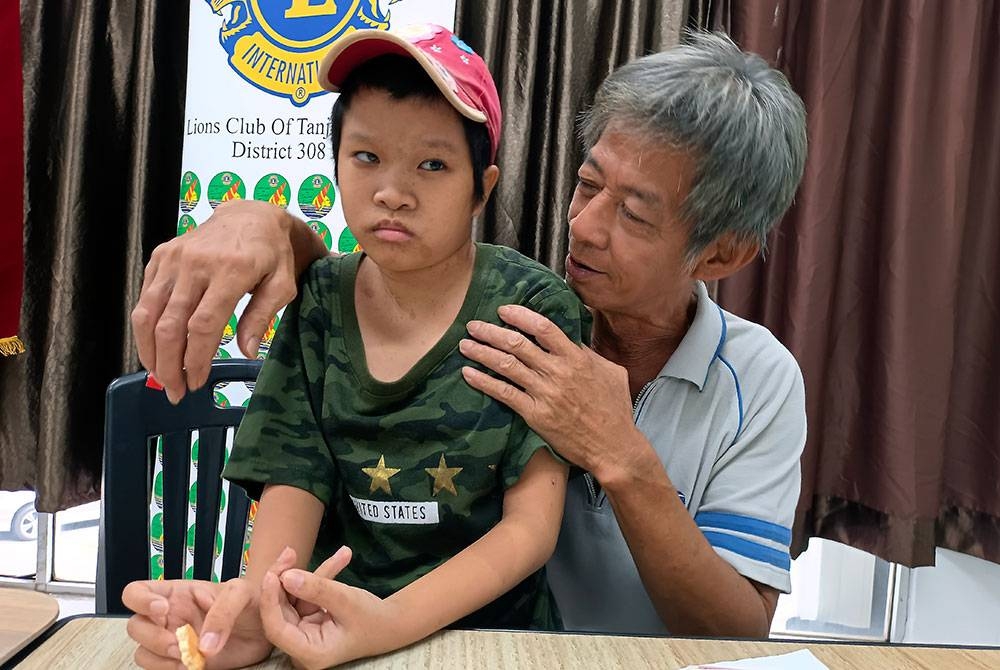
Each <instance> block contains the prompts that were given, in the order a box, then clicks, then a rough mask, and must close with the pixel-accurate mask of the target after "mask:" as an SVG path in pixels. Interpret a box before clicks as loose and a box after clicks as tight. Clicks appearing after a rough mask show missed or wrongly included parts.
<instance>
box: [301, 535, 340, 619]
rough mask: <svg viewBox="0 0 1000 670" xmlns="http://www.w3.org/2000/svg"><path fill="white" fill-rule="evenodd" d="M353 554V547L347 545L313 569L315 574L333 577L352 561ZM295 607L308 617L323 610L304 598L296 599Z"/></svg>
mask: <svg viewBox="0 0 1000 670" xmlns="http://www.w3.org/2000/svg"><path fill="white" fill-rule="evenodd" d="M351 556H352V553H351V548H350V547H348V546H346V545H345V546H343V547H341V548H340V549H338V550H337V551H336V552H334V554H333V556H331V557H330V558H328V559H326V560H325V561H323V562H322V563H321V564H320V565H319V567H317V568H316V570H314V571H313V574H314V575H316V576H317V577H320V578H322V579H333V578H335V577H336V576H337V575H339V574H340V571H341V570H343V569H344V568H346V567H347V565H348V563H350V562H351ZM295 609H296V611H297V612H298V613H299V616H300V617H302V618H306V617H308V616H311V615H313V614H315V613H316V612H319V611H321V610H322V608H321V607H320V606H319V605H317V604H316V603H311V602H309V601H308V600H304V599H299V600H297V601H296V603H295Z"/></svg>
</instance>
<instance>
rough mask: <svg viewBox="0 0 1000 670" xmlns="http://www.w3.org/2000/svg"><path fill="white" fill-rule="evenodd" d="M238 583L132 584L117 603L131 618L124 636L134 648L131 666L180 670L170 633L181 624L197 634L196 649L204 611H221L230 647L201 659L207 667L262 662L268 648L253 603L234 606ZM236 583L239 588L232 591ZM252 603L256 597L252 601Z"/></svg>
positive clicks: (181, 581)
mask: <svg viewBox="0 0 1000 670" xmlns="http://www.w3.org/2000/svg"><path fill="white" fill-rule="evenodd" d="M241 582H242V580H230V581H228V582H226V583H225V584H218V583H213V582H206V581H201V580H190V579H176V580H169V581H142V582H132V583H131V584H129V585H128V586H126V587H125V590H124V591H123V592H122V601H123V602H124V603H125V606H126V607H128V608H129V609H131V610H132V611H133V612H135V614H134V615H133V616H132V617H131V618H130V619H129V621H128V634H129V636H130V637H131V638H132V639H133V640H135V641H136V642H138V643H139V647H138V648H137V649H136V651H135V662H136V664H137V665H139V666H140V667H143V668H171V669H174V670H182V669H183V667H184V666H183V665H182V664H181V660H180V658H181V655H180V649H179V648H178V645H177V637H176V635H175V634H174V631H175V630H176V629H177V628H178V627H180V626H183V625H184V624H186V623H188V624H191V625H192V626H193V627H194V628H195V629H196V630H197V629H201V630H202V641H201V642H202V644H201V645H199V646H204V644H205V642H206V640H205V639H204V638H205V637H206V636H205V634H204V633H205V632H206V631H205V628H204V625H203V624H204V622H206V621H207V620H208V617H209V615H210V612H214V613H215V614H216V617H217V618H218V616H219V614H220V613H221V612H222V611H223V610H225V611H226V612H231V615H230V614H227V616H226V618H229V619H230V622H229V623H228V625H227V627H226V628H227V632H226V639H227V640H230V641H231V642H230V644H228V645H226V646H225V647H222V646H221V645H220V647H219V648H218V649H217V650H216V653H214V654H213V655H212V656H210V657H208V655H207V654H206V657H207V661H208V667H209V668H212V669H215V668H240V667H243V666H246V665H250V664H253V663H257V662H258V661H261V660H263V659H264V658H267V655H268V654H269V653H270V651H271V644H270V643H269V642H268V641H267V640H266V639H264V637H263V635H262V626H261V623H260V617H259V615H258V613H257V609H256V602H254V603H253V606H252V607H251V606H249V602H248V603H247V605H246V606H243V607H239V606H238V605H239V603H240V602H242V596H241V595H239V594H238V593H237V590H238V589H241V588H242V587H243V586H244V585H243V584H241ZM236 584H239V586H236ZM253 600H254V601H256V598H254V599H253Z"/></svg>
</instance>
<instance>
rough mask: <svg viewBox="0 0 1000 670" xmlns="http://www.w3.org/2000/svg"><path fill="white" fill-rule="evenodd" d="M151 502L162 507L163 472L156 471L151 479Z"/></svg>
mask: <svg viewBox="0 0 1000 670" xmlns="http://www.w3.org/2000/svg"><path fill="white" fill-rule="evenodd" d="M153 502H155V503H156V506H157V507H159V508H160V509H163V472H162V471H160V472H157V473H156V477H155V478H154V479H153Z"/></svg>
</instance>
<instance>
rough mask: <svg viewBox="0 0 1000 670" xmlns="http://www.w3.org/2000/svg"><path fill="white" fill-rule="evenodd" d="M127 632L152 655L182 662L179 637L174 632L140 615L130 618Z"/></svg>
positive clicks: (126, 628)
mask: <svg viewBox="0 0 1000 670" xmlns="http://www.w3.org/2000/svg"><path fill="white" fill-rule="evenodd" d="M125 630H126V631H127V632H128V636H129V637H130V638H132V639H133V640H135V641H136V642H137V643H138V644H139V647H140V648H142V649H146V650H147V651H149V653H150V654H152V655H154V656H156V657H159V658H163V659H175V660H178V661H179V660H180V658H181V652H180V649H179V648H178V646H177V637H176V636H175V635H174V632H173V631H172V630H168V629H167V628H164V627H163V626H159V625H157V624H156V623H155V622H153V621H150V619H149V618H148V617H144V616H140V615H138V614H137V615H135V616H132V617H130V618H129V620H128V623H126V624H125Z"/></svg>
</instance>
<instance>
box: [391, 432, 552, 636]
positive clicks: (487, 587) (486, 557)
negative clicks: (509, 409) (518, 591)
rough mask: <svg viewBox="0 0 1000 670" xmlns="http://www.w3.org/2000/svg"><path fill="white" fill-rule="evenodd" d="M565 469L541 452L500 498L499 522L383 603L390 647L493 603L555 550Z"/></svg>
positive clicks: (539, 451) (546, 452) (540, 564)
mask: <svg viewBox="0 0 1000 670" xmlns="http://www.w3.org/2000/svg"><path fill="white" fill-rule="evenodd" d="M567 473H568V468H567V467H566V466H565V465H563V464H561V463H559V462H557V461H556V460H555V458H553V457H552V455H551V454H550V453H549V452H548V450H547V449H539V450H538V451H536V452H535V454H534V455H533V456H532V457H531V460H530V461H528V464H527V466H526V467H525V469H524V472H523V473H522V474H521V478H520V479H519V480H518V482H517V483H516V484H514V485H513V486H511V487H510V488H509V489H507V491H506V492H505V493H504V503H503V518H502V519H501V520H500V523H498V524H497V525H496V526H494V527H493V528H492V529H490V531H489V532H488V533H486V534H485V535H484V536H483V537H481V538H479V539H478V540H477V541H476V542H474V543H473V544H472V545H470V546H469V547H467V548H466V549H464V550H463V551H462V552H460V553H459V554H457V555H456V556H454V557H453V558H451V559H449V560H448V561H446V562H445V563H443V564H442V565H440V566H439V567H438V568H436V569H435V570H433V571H431V572H430V573H428V574H427V575H425V576H424V577H422V578H420V579H418V580H416V581H415V582H413V583H412V584H410V585H409V586H407V587H406V588H403V589H401V590H399V591H397V592H396V593H394V594H393V595H391V596H390V597H389V598H387V601H388V602H389V603H392V605H393V609H394V610H397V611H398V618H397V619H396V623H395V625H394V626H393V630H392V637H394V638H395V640H393V646H392V648H398V647H401V646H404V645H407V644H410V643H412V642H416V641H417V640H420V639H422V638H424V637H427V636H428V635H430V634H431V633H434V632H435V631H438V630H440V629H441V628H444V627H445V626H447V625H448V624H450V623H453V622H455V621H457V620H458V619H461V618H462V617H464V616H466V615H467V614H471V613H472V612H474V611H476V610H477V609H479V608H481V607H483V606H484V605H487V604H488V603H491V602H493V601H494V600H496V599H497V598H499V597H500V596H502V595H503V594H504V593H506V592H507V591H510V590H511V589H512V588H514V587H515V586H517V585H518V584H519V583H520V582H522V581H523V580H524V579H525V578H526V577H528V576H529V575H530V574H531V573H533V572H535V571H536V570H538V569H540V568H541V567H542V566H543V565H544V564H545V562H546V561H547V560H548V559H549V557H550V556H551V555H552V552H553V551H555V547H556V540H557V539H558V537H559V524H560V523H561V522H562V514H563V505H564V503H565V498H566V477H567Z"/></svg>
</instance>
